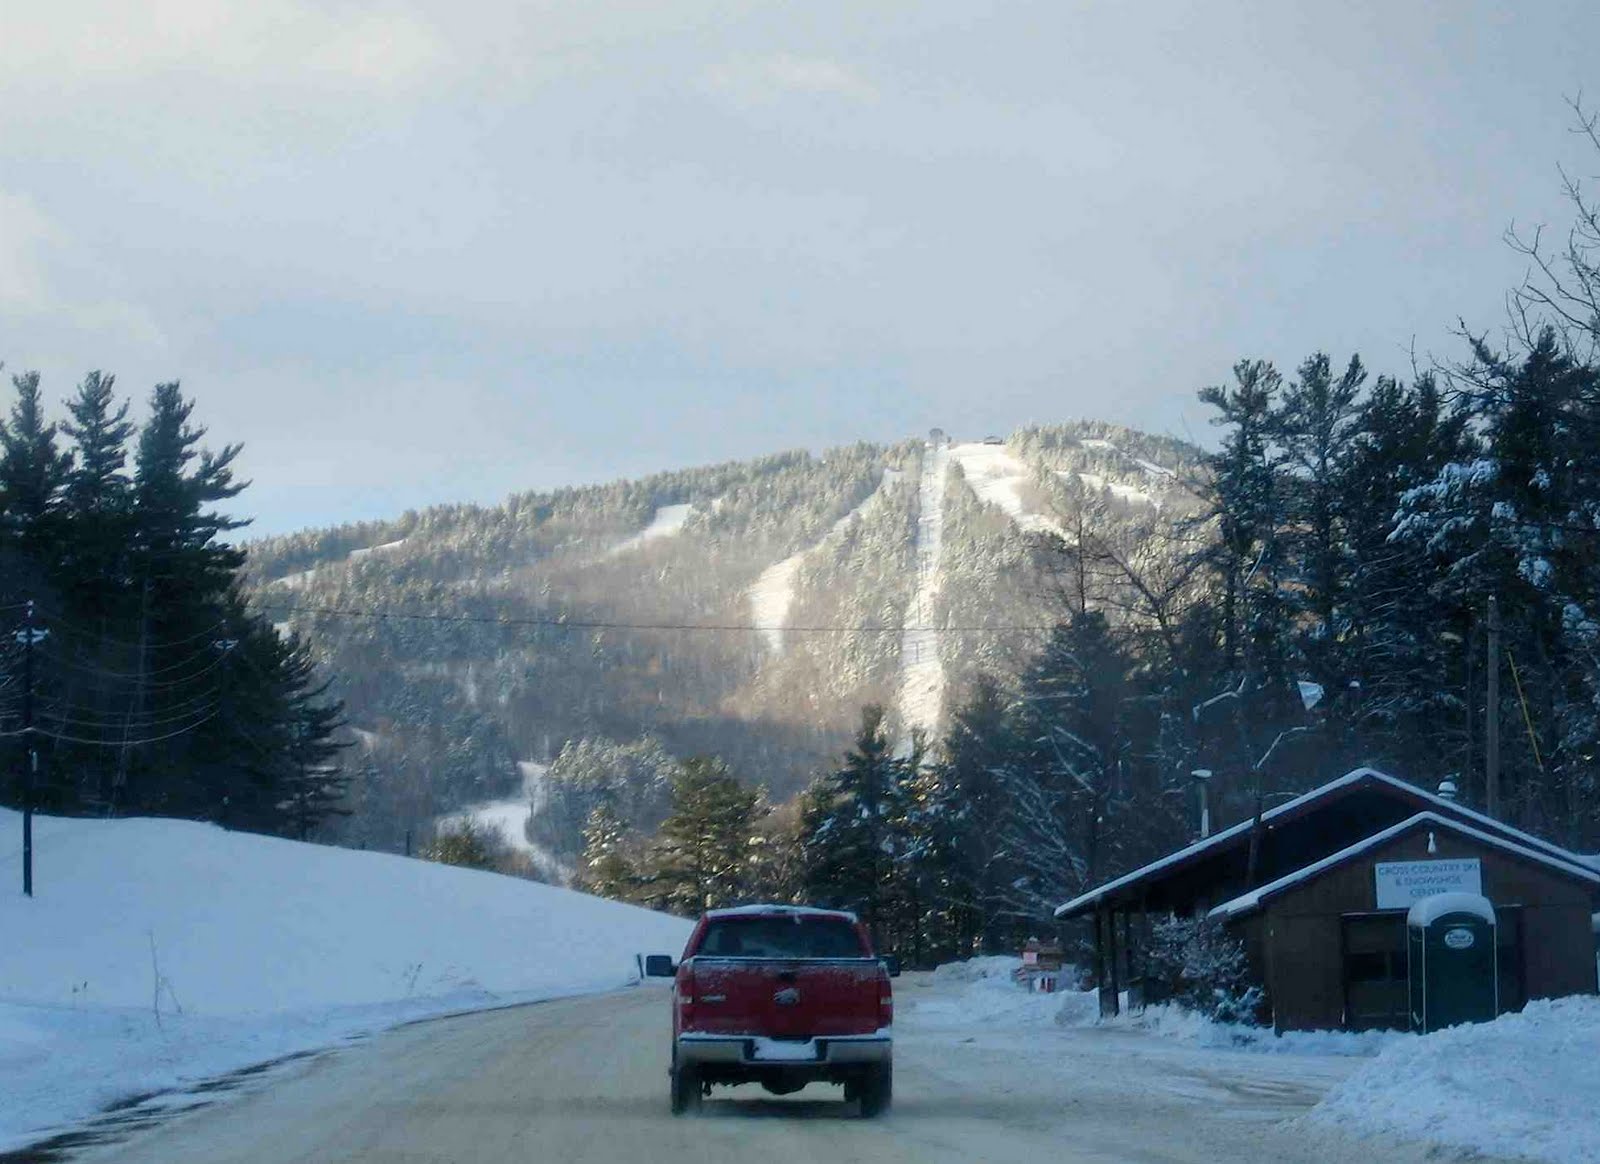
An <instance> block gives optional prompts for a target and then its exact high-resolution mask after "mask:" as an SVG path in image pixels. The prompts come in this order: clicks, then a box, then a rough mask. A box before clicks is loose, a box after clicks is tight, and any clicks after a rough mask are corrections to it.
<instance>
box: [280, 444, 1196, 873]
mask: <svg viewBox="0 0 1600 1164" xmlns="http://www.w3.org/2000/svg"><path fill="white" fill-rule="evenodd" d="M1202 461H1203V456H1202V454H1201V453H1200V451H1199V450H1198V449H1196V448H1194V447H1193V446H1191V445H1187V444H1184V443H1183V442H1180V441H1177V440H1173V439H1171V438H1166V437H1157V436H1150V435H1148V434H1144V433H1139V432H1135V431H1133V430H1129V429H1124V428H1120V427H1117V426H1114V425H1109V424H1103V423H1097V422H1082V423H1076V424H1067V425H1057V426H1043V427H1040V426H1035V427H1029V428H1025V429H1022V430H1020V431H1018V432H1016V433H1014V434H1012V435H1011V437H1010V438H1009V439H1007V440H1004V441H1002V440H1000V439H999V438H997V437H988V438H984V439H982V440H977V441H961V440H952V439H951V438H948V437H947V436H945V434H943V433H941V432H939V431H938V430H935V431H934V433H932V434H930V436H929V437H928V438H927V439H914V440H905V441H902V442H900V443H898V444H894V445H889V446H881V445H871V444H857V445H852V446H849V447H846V448H838V449H832V450H829V451H827V452H826V453H823V454H821V455H813V454H811V453H807V452H786V453H779V454H776V455H773V456H768V457H763V458H760V459H758V460H754V461H749V462H742V463H729V464H723V465H714V466H709V467H705V468H698V469H688V470H682V471H678V472H668V473H660V474H657V475H655V476H652V477H647V478H644V479H642V480H637V481H623V482H615V483H612V484H607V485H600V486H593V487H587V488H572V489H560V490H556V491H553V492H548V493H526V494H518V495H516V496H513V497H511V498H509V499H507V500H506V502H505V503H504V504H502V505H498V506H492V507H489V506H463V505H445V506H438V507H435V508H432V509H428V510H424V511H421V512H409V513H406V514H405V515H403V516H401V517H399V518H397V519H395V520H394V521H388V522H369V523H363V524H359V525H346V526H340V527H338V528H334V529H328V530H318V531H307V532H302V533H298V534H294V535H291V536H287V537H279V538H272V539H266V540H262V541H258V542H255V543H253V544H252V545H250V546H249V547H248V550H249V561H250V571H251V584H252V587H253V589H254V597H255V600H256V601H257V602H258V603H259V604H260V605H261V606H262V607H263V608H265V609H267V610H268V611H270V612H272V614H273V617H274V619H275V620H277V621H278V622H279V624H280V628H281V629H283V630H284V631H291V630H292V631H295V632H299V633H302V634H304V635H306V636H307V637H308V638H309V639H310V640H311V642H312V643H313V644H314V646H315V648H316V650H317V651H318V652H319V653H320V655H321V657H322V658H323V660H324V661H325V663H326V665H327V667H328V671H329V674H330V675H332V676H333V677H334V682H335V690H336V691H337V693H338V694H340V695H341V696H342V697H343V698H344V699H345V700H346V703H347V707H348V712H349V717H350V722H351V725H352V731H353V733H354V736H353V742H354V744H355V746H354V747H353V748H352V749H351V752H350V754H349V755H348V756H347V767H349V768H350V769H351V770H352V771H353V772H355V773H356V775H357V779H356V781H355V784H354V791H353V793H352V797H353V803H352V804H351V806H350V807H351V808H352V809H353V810H354V815H353V816H351V817H350V818H349V819H348V820H347V821H345V822H344V823H343V824H342V825H340V826H337V827H336V828H335V829H334V838H333V839H337V840H340V841H342V842H343V843H347V844H365V845H370V846H373V847H379V848H387V849H398V848H400V847H401V846H402V845H403V844H405V843H406V833H407V831H408V830H409V831H410V832H411V833H412V834H413V835H414V836H420V835H421V834H422V833H425V832H426V831H427V830H428V828H429V827H430V826H431V823H432V822H433V821H434V820H435V818H437V817H438V815H439V814H441V813H445V812H448V811H451V810H458V809H461V808H462V807H464V806H467V805H472V804H476V803H481V802H488V801H495V800H496V799H497V798H499V800H500V802H501V803H504V801H506V800H508V799H509V800H514V801H515V800H522V799H524V798H526V797H531V798H533V799H534V800H540V799H543V800H544V801H545V802H546V804H545V817H546V820H545V827H544V830H543V831H544V836H543V837H542V839H541V838H539V837H538V836H537V833H538V829H537V828H536V829H535V830H534V832H535V834H536V835H535V839H536V840H540V841H541V845H542V848H541V847H539V846H535V849H534V855H535V857H536V858H540V859H543V860H544V862H545V863H546V864H547V865H551V864H553V865H555V866H559V865H560V864H561V857H562V855H563V854H565V855H567V856H570V855H571V853H572V852H574V851H575V848H574V846H575V845H576V843H577V838H576V836H575V833H576V829H577V827H579V826H580V825H581V822H582V816H583V813H584V812H585V811H586V806H587V805H588V804H589V803H590V800H592V797H590V800H585V799H584V798H583V797H579V798H578V799H577V801H575V802H573V803H570V804H566V805H564V806H563V805H557V804H552V803H550V795H549V794H550V790H551V789H552V788H558V789H560V788H565V789H568V790H570V789H571V788H573V787H576V786H577V785H580V784H585V782H587V784H585V786H586V787H590V789H591V791H592V790H593V786H595V784H596V782H599V783H604V782H605V781H607V780H611V779H614V778H616V777H615V776H614V773H615V772H616V771H617V770H618V769H619V768H625V769H626V770H627V772H628V773H629V775H628V776H627V777H626V779H627V781H628V782H629V786H630V790H631V791H630V794H629V795H630V797H631V798H632V802H633V808H632V815H633V817H634V818H635V822H636V823H639V824H642V825H645V826H646V827H648V826H649V825H651V824H653V823H654V822H653V821H652V820H650V819H649V818H650V817H652V816H656V817H657V818H659V812H660V811H661V809H662V808H663V806H664V789H665V785H666V782H667V779H668V777H667V775H666V768H667V767H670V765H671V763H672V762H673V758H675V757H676V758H683V757H687V756H690V755H694V754H698V753H715V754H717V755H720V756H722V757H723V758H725V759H726V760H727V761H728V762H729V763H730V764H731V765H732V766H733V767H734V769H735V771H736V772H738V773H739V774H740V776H741V777H742V778H743V779H745V780H747V781H748V782H750V783H752V784H759V785H763V786H765V787H766V789H767V791H768V795H769V796H770V797H771V798H772V799H774V800H783V799H786V798H788V797H790V796H792V795H793V794H794V793H795V792H796V791H797V790H798V789H799V788H800V787H802V786H803V785H804V783H805V782H806V781H807V780H808V779H809V778H810V776H811V775H813V774H814V773H815V772H817V771H819V770H821V769H823V768H825V767H826V766H828V765H829V764H831V763H832V762H833V761H834V760H835V759H836V757H837V756H838V755H839V754H840V753H841V752H842V751H843V749H844V748H845V747H846V745H847V744H848V741H849V736H850V732H851V730H852V729H853V727H854V726H855V724H856V722H857V719H858V715H859V709H860V707H861V706H862V704H864V703H867V702H878V703H882V704H884V705H885V706H887V707H888V708H890V709H891V720H892V723H893V724H894V726H895V730H896V731H897V732H898V733H899V735H900V736H901V737H902V738H908V737H909V735H910V733H911V732H912V731H914V730H920V731H922V732H925V733H927V734H928V735H929V736H930V737H931V736H935V735H936V734H937V732H938V729H939V726H940V723H941V717H942V715H943V714H944V712H945V711H946V710H947V709H948V708H949V707H950V706H951V705H952V702H953V701H955V700H958V699H959V698H960V697H961V695H962V693H963V691H964V690H965V688H966V686H967V684H968V683H969V682H970V680H971V677H972V675H973V674H974V673H975V672H976V671H978V670H980V669H981V670H987V671H991V672H994V673H997V674H1000V675H1006V674H1009V673H1011V672H1013V671H1014V670H1015V669H1016V667H1017V665H1018V663H1019V662H1020V660H1022V659H1023V658H1024V657H1025V656H1026V654H1027V653H1028V651H1029V650H1030V649H1031V648H1032V647H1034V646H1036V645H1037V644H1038V643H1039V642H1040V640H1041V638H1042V636H1043V633H1044V629H1045V628H1046V627H1048V626H1049V625H1050V624H1051V623H1052V622H1054V621H1055V620H1057V619H1058V618H1060V617H1061V615H1062V614H1063V612H1064V610H1065V608H1066V607H1065V605H1064V604H1069V603H1072V602H1074V601H1080V600H1087V601H1088V602H1089V603H1090V604H1091V605H1095V604H1099V605H1103V606H1105V607H1106V608H1107V610H1108V613H1111V614H1112V615H1113V616H1115V612H1116V609H1117V608H1118V607H1119V606H1120V605H1122V604H1123V603H1122V601H1121V599H1124V598H1125V599H1127V600H1128V601H1136V599H1137V596H1136V595H1133V594H1131V593H1122V590H1125V589H1126V587H1125V586H1124V585H1123V583H1122V582H1121V581H1120V580H1118V579H1115V578H1111V579H1107V578H1106V577H1104V576H1102V577H1100V578H1097V579H1095V580H1094V581H1093V584H1089V583H1088V582H1087V581H1086V579H1085V576H1084V571H1083V570H1081V569H1078V568H1077V567H1076V566H1074V565H1072V563H1074V562H1075V561H1076V559H1075V558H1074V556H1073V554H1072V553H1071V552H1070V551H1071V548H1072V547H1073V546H1075V545H1077V544H1078V543H1079V542H1080V541H1084V540H1086V539H1093V540H1094V542H1095V544H1096V545H1097V546H1103V547H1113V548H1115V549H1116V556H1117V557H1118V558H1119V559H1120V560H1122V561H1125V562H1128V563H1130V564H1134V563H1139V562H1140V561H1141V560H1145V559H1150V558H1151V557H1152V555H1153V556H1154V557H1155V558H1156V559H1159V558H1161V557H1162V556H1163V555H1166V556H1170V555H1171V554H1172V553H1173V549H1172V545H1173V539H1172V538H1170V537H1168V536H1164V535H1166V534H1168V533H1170V531H1171V530H1172V529H1173V528H1174V526H1175V525H1176V524H1177V523H1181V522H1183V521H1186V520H1189V519H1191V518H1193V517H1194V516H1195V514H1196V512H1197V510H1198V503H1197V501H1196V499H1195V497H1194V494H1193V492H1192V485H1193V481H1194V480H1195V476H1196V474H1197V473H1199V472H1200V471H1201V469H1200V466H1201V464H1202ZM1146 564H1147V565H1151V566H1152V567H1153V568H1160V567H1161V566H1162V564H1163V563H1161V562H1160V561H1153V562H1151V561H1147V562H1146ZM1102 574H1103V572H1102ZM1119 588H1121V589H1119ZM1119 595H1120V598H1119ZM564 750H565V754H564ZM552 766H553V767H552ZM547 769H548V771H547ZM563 808H564V809H565V815H563V812H561V811H557V810H558V809H563ZM511 839H512V840H513V841H516V842H518V843H521V842H523V841H524V838H518V837H514V838H511Z"/></svg>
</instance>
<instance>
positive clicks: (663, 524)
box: [606, 505, 694, 558]
mask: <svg viewBox="0 0 1600 1164" xmlns="http://www.w3.org/2000/svg"><path fill="white" fill-rule="evenodd" d="M693 512H694V506H693V505H663V506H662V507H661V508H659V509H657V510H656V511H655V514H654V515H653V516H652V517H651V518H650V524H649V525H647V526H645V527H644V528H643V529H642V530H640V531H639V532H638V533H636V534H634V535H633V536H632V537H629V538H624V539H623V540H622V541H620V542H618V543H617V544H616V545H614V546H612V547H611V549H609V550H608V551H606V557H608V558H615V557H617V556H618V555H620V554H626V553H627V552H628V551H629V550H636V549H638V548H639V547H640V546H642V545H644V544H645V543H646V542H653V541H655V540H656V539H657V538H670V537H673V536H674V535H676V534H679V533H682V532H683V526H684V523H685V522H687V521H688V520H689V515H690V514H691V513H693Z"/></svg>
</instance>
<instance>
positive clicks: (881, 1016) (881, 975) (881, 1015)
mask: <svg viewBox="0 0 1600 1164" xmlns="http://www.w3.org/2000/svg"><path fill="white" fill-rule="evenodd" d="M892 1025H894V987H893V986H891V985H890V984H889V972H888V971H887V970H882V969H880V970H879V971H878V1029H879V1030H882V1029H883V1028H884V1027H888V1026H892Z"/></svg>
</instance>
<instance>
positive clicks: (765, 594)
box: [749, 469, 900, 654]
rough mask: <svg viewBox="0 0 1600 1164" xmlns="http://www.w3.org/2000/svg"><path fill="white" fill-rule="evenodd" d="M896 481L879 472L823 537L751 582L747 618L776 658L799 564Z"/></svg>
mask: <svg viewBox="0 0 1600 1164" xmlns="http://www.w3.org/2000/svg"><path fill="white" fill-rule="evenodd" d="M899 479H900V470H898V469H885V470H884V471H883V479H882V480H880V481H879V482H878V487H877V488H876V489H874V490H873V491H872V493H871V494H869V495H868V497H867V499H866V500H865V501H863V502H862V503H861V504H860V505H858V506H856V507H855V508H854V509H852V510H851V511H850V512H849V513H847V514H845V515H844V516H843V517H841V518H840V519H839V520H838V521H836V522H834V523H833V524H832V525H831V526H829V527H828V532H827V533H825V534H823V535H822V536H821V537H820V538H818V539H817V540H816V541H815V542H813V543H812V544H811V545H809V546H807V547H806V548H805V549H803V550H801V551H800V552H799V553H798V554H791V555H790V556H789V557H787V558H785V559H784V560H783V561H781V562H776V563H774V564H773V565H771V566H768V567H767V568H766V569H765V570H763V571H761V575H760V577H758V578H757V579H756V580H755V584H754V585H752V586H751V587H750V590H749V595H750V617H751V621H752V622H753V623H754V624H755V625H756V626H757V627H758V628H760V631H761V637H762V638H763V639H765V640H766V642H767V647H768V648H769V649H770V650H771V651H772V653H773V654H780V653H782V651H783V628H784V623H785V622H786V621H787V620H788V618H789V607H791V606H792V605H794V582H795V578H796V577H797V576H798V575H799V573H800V566H801V564H802V563H803V562H804V561H805V560H806V555H807V554H809V553H811V551H813V550H815V549H816V548H817V547H818V546H821V545H822V544H824V543H825V542H826V541H827V540H828V539H829V538H831V537H833V536H834V535H835V534H837V533H838V532H839V531H840V530H842V529H844V527H845V526H847V525H849V524H850V519H851V518H853V517H855V516H856V515H857V514H860V513H865V512H866V509H867V506H869V505H871V504H872V503H873V502H874V501H875V500H877V499H878V497H879V496H880V495H882V493H883V491H884V490H885V489H887V488H888V487H889V486H890V485H891V484H892V483H893V482H895V481H898V480H899Z"/></svg>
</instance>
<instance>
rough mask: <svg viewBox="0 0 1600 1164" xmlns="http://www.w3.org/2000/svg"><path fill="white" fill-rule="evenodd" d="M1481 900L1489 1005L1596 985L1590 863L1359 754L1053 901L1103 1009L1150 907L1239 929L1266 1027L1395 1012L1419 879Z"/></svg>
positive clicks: (1375, 1019)
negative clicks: (1258, 812)
mask: <svg viewBox="0 0 1600 1164" xmlns="http://www.w3.org/2000/svg"><path fill="white" fill-rule="evenodd" d="M1446 890H1466V891H1469V892H1476V893H1482V894H1483V895H1484V896H1486V897H1488V898H1489V900H1490V901H1491V902H1492V903H1493V904H1494V906H1495V912H1496V918H1497V926H1496V933H1497V943H1498V945H1499V958H1498V962H1499V967H1500V971H1499V972H1500V999H1501V1009H1502V1010H1515V1009H1519V1008H1520V1007H1521V1006H1522V1005H1523V1003H1524V1002H1526V1001H1527V1000H1528V999H1530V998H1547V997H1557V996H1561V995H1567V994H1575V993H1584V992H1588V993H1593V992H1594V991H1595V990H1596V986H1597V984H1596V967H1595V955H1594V937H1593V931H1592V923H1591V916H1592V914H1593V912H1594V910H1595V909H1596V907H1597V906H1600V872H1597V871H1596V870H1595V869H1594V868H1593V867H1592V866H1591V865H1589V864H1587V863H1586V862H1585V861H1584V859H1583V858H1581V857H1579V856H1578V855H1576V854H1574V853H1571V852H1569V851H1567V850H1565V849H1562V848H1560V847H1559V846H1557V845H1553V844H1551V843H1550V842H1548V841H1545V840H1543V839H1541V838H1538V837H1534V836H1532V835H1530V834H1528V833H1524V832H1522V831H1520V830H1518V829H1514V828H1511V827H1510V826H1509V825H1506V824H1503V823H1502V822H1499V821H1496V820H1494V819H1492V818H1490V817H1487V816H1484V815H1483V814H1482V813H1478V812H1474V811H1473V810H1471V809H1469V808H1466V807H1465V806H1463V805H1460V804H1458V803H1456V802H1455V801H1453V800H1446V799H1444V798H1441V797H1438V796H1435V795H1433V794H1432V793H1429V792H1425V791H1423V790H1422V789H1420V788H1417V787H1414V786H1413V785H1410V784H1406V783H1405V782H1403V781H1400V780H1396V779H1394V778H1393V777H1391V776H1388V775H1385V774H1384V773H1382V772H1378V771H1376V770H1374V769H1371V768H1362V769H1358V770H1356V771H1354V772H1351V773H1349V774H1348V775H1346V776H1343V777H1341V778H1339V779H1338V780H1334V781H1332V782H1330V783H1328V784H1325V785H1323V786H1322V787H1320V788H1317V789H1314V790H1313V791H1311V792H1308V793H1306V794H1305V795H1303V796H1300V797H1297V798H1296V799H1295V800H1292V801H1290V802H1289V803H1287V804H1283V805H1280V806H1278V807H1277V808H1274V809H1272V810H1270V811H1268V812H1266V813H1263V814H1262V817H1261V820H1260V823H1259V826H1257V824H1256V822H1254V821H1251V820H1247V821H1243V822H1241V823H1239V824H1237V825H1235V826H1233V827H1232V828H1230V829H1226V830H1224V831H1223V832H1220V833H1218V834H1216V835H1215V836H1212V837H1208V838H1206V839H1204V840H1201V841H1198V842H1196V843H1195V844H1193V845H1190V846H1189V847H1188V848H1186V849H1182V850H1179V851H1178V852H1176V853H1172V854H1170V855H1169V856H1167V857H1164V858H1162V859H1161V860H1159V861H1155V862H1152V863H1151V864H1150V865H1147V866H1145V867H1144V868H1142V869H1138V870H1135V871H1134V872H1132V873H1129V874H1127V875H1126V876H1123V877H1119V878H1116V879H1115V880H1112V881H1109V882H1107V883H1105V884H1104V885H1100V886H1098V887H1096V888H1095V889H1092V890H1090V891H1089V892H1087V893H1085V894H1083V895H1081V896H1080V897H1078V898H1075V899H1074V900H1072V901H1069V902H1067V903H1066V904H1065V905H1063V906H1061V907H1060V908H1059V909H1057V910H1056V917H1057V918H1058V919H1061V920H1063V921H1066V920H1070V919H1072V918H1087V919H1090V920H1091V921H1092V923H1093V925H1094V931H1095V939H1096V948H1097V951H1098V955H1099V961H1100V965H1099V967H1098V974H1097V977H1098V979H1099V981H1100V983H1101V998H1102V1008H1103V1009H1105V1010H1110V1011H1114V1010H1115V1009H1116V1006H1117V994H1118V989H1119V987H1122V986H1126V987H1129V988H1130V992H1131V995H1132V996H1133V997H1134V998H1137V997H1138V996H1139V993H1140V990H1141V987H1142V978H1141V975H1140V955H1141V949H1142V947H1143V944H1144V938H1145V936H1146V935H1147V934H1148V932H1149V925H1150V920H1151V918H1152V916H1159V915H1166V914H1168V913H1175V914H1178V915H1180V916H1190V917H1192V916H1201V915H1209V916H1211V917H1213V918H1216V919H1217V920H1219V921H1221V922H1223V923H1224V924H1226V925H1227V926H1228V927H1229V928H1230V929H1231V930H1232V931H1233V932H1234V933H1236V934H1237V936H1239V937H1240V938H1241V939H1242V940H1243V942H1244V944H1245V948H1246V950H1247V952H1248V953H1249V955H1250V960H1251V964H1252V967H1253V969H1254V970H1255V971H1256V974H1257V976H1258V978H1259V980H1260V981H1261V982H1262V984H1263V985H1264V986H1265V987H1266V990H1267V997H1268V1002H1269V1004H1270V1006H1271V1008H1272V1019H1273V1025H1274V1026H1275V1027H1276V1028H1277V1029H1278V1030H1306V1029H1327V1028H1335V1029H1337V1028H1345V1029H1364V1028H1369V1027H1388V1026H1399V1027H1403V1026H1405V1025H1406V944H1405V943H1406V935H1405V915H1406V910H1407V908H1408V907H1409V905H1410V904H1411V903H1412V901H1414V900H1416V899H1417V898H1418V897H1421V896H1425V895H1427V894H1430V893H1433V892H1440V891H1446Z"/></svg>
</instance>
